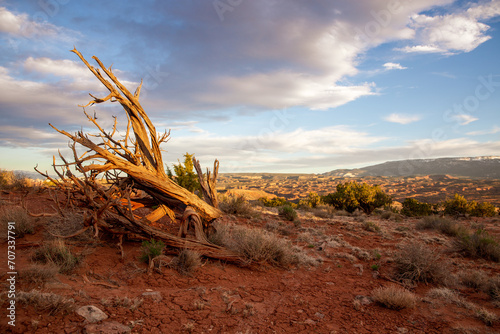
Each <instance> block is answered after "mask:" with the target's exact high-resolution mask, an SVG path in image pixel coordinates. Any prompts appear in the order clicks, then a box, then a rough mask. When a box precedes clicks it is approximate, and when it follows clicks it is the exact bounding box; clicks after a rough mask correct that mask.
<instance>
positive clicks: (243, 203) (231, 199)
mask: <svg viewBox="0 0 500 334" xmlns="http://www.w3.org/2000/svg"><path fill="white" fill-rule="evenodd" d="M219 208H220V209H221V210H222V211H224V212H225V213H227V214H231V215H238V216H244V217H249V216H251V214H252V213H253V208H252V206H251V205H250V203H248V201H247V200H246V199H245V197H244V196H241V195H240V196H223V197H222V200H221V201H220V202H219Z"/></svg>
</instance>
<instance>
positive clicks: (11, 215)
mask: <svg viewBox="0 0 500 334" xmlns="http://www.w3.org/2000/svg"><path fill="white" fill-rule="evenodd" d="M9 222H14V223H15V224H14V225H11V226H13V230H11V231H14V232H15V237H16V238H22V237H24V235H26V234H32V233H33V232H34V225H33V221H32V219H31V217H30V216H29V215H28V213H27V212H26V210H25V209H23V208H21V207H19V206H11V207H4V208H2V209H0V240H2V241H5V240H7V239H8V235H9V232H8V230H9ZM11 228H12V227H11ZM10 235H11V236H12V234H10Z"/></svg>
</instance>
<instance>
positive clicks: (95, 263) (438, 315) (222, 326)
mask: <svg viewBox="0 0 500 334" xmlns="http://www.w3.org/2000/svg"><path fill="white" fill-rule="evenodd" d="M0 199H1V200H2V201H3V202H2V201H0V204H1V203H3V204H4V206H5V205H12V203H14V204H15V203H19V196H18V194H15V193H10V194H6V193H3V194H2V195H1V197H0ZM52 205H53V204H51V202H50V199H49V198H48V196H47V195H39V194H31V195H30V196H28V198H27V206H28V209H29V210H30V211H31V212H32V213H39V212H43V211H45V212H50V211H51V210H53V209H52V208H51V206H52ZM256 210H257V213H256V214H255V215H254V217H252V218H241V217H234V216H226V217H223V218H222V221H223V222H227V223H235V224H243V225H248V226H253V227H256V228H266V227H267V228H268V229H269V228H274V229H276V230H277V231H278V232H281V234H282V235H283V236H282V237H283V238H288V239H290V240H291V241H292V242H293V243H294V244H296V245H298V246H299V247H301V248H303V249H304V251H306V252H307V253H308V254H309V255H311V256H313V257H316V258H320V259H322V260H323V261H322V263H320V264H319V265H318V266H311V267H307V266H306V267H299V268H295V267H292V268H289V269H279V268H274V267H270V266H253V267H251V268H241V267H237V266H235V265H232V264H228V263H222V262H220V261H214V260H210V259H204V260H203V265H202V266H201V267H200V268H198V269H197V271H196V272H195V273H194V274H193V275H192V276H182V275H180V274H179V273H178V272H177V271H175V270H173V269H169V268H162V269H161V270H162V272H161V273H158V272H153V273H152V274H150V275H148V273H147V272H146V269H147V268H146V265H145V264H144V263H141V262H140V261H139V260H138V257H139V255H140V246H141V245H140V243H137V242H126V243H124V250H125V257H124V258H123V259H122V258H121V256H120V251H119V249H118V247H117V246H116V245H115V242H116V241H115V240H100V241H97V242H94V243H92V242H82V241H71V240H68V244H69V245H70V246H71V248H72V250H73V251H74V252H75V253H77V254H80V255H82V256H83V261H82V264H81V265H80V266H79V267H78V268H77V269H76V270H75V271H74V272H73V273H71V274H69V275H61V274H58V275H57V277H56V279H57V281H56V282H54V283H48V284H45V286H38V287H35V288H37V289H40V290H42V291H45V292H53V293H55V294H59V295H63V296H67V297H69V298H73V299H74V300H75V305H76V306H77V307H79V306H84V305H95V306H96V307H98V308H100V309H101V310H103V311H104V312H105V313H106V314H107V315H108V317H109V318H108V319H107V320H104V322H108V321H116V322H119V323H121V324H123V325H126V326H128V327H129V328H130V329H131V333H500V323H499V322H497V323H495V324H494V325H493V326H487V325H486V324H484V323H483V322H482V321H481V320H479V319H478V318H477V317H476V316H475V315H474V312H473V311H471V310H467V309H465V308H462V307H459V306H456V305H453V304H449V303H445V302H444V301H441V300H435V299H431V298H429V297H427V296H426V293H427V291H428V290H430V289H431V288H434V287H436V286H434V285H425V284H419V285H418V286H417V287H415V288H414V289H413V292H414V293H416V294H417V296H418V297H419V298H420V299H419V301H418V302H417V306H416V307H415V308H413V309H404V310H401V311H395V310H390V309H387V308H384V307H382V306H381V305H378V304H376V303H369V304H366V305H362V304H361V303H358V302H357V300H358V301H362V300H368V299H366V298H364V299H363V298H362V297H361V296H368V297H369V296H370V295H371V293H372V291H373V290H374V289H376V288H378V287H383V286H390V285H394V284H395V283H393V282H391V281H390V277H391V274H392V267H393V266H392V263H391V258H392V257H393V253H394V251H395V250H396V249H397V245H398V244H400V243H402V242H404V241H407V240H413V239H416V240H420V241H421V242H425V243H427V244H428V245H429V247H433V248H437V249H440V250H442V251H443V252H444V257H446V258H448V259H449V261H450V262H451V264H452V267H453V270H454V271H455V272H456V271H459V270H471V271H472V270H479V269H480V270H482V271H485V272H486V273H487V274H488V275H489V276H491V277H492V276H495V275H499V274H500V265H499V264H498V263H494V262H491V261H486V260H482V259H475V260H471V259H469V258H464V257H462V256H461V255H460V254H458V253H456V252H451V251H449V249H450V245H451V239H450V238H448V237H446V236H444V235H442V234H439V233H437V232H432V231H418V230H416V229H415V222H416V219H402V220H401V219H398V220H399V221H396V220H394V219H389V220H384V219H382V218H381V217H380V216H376V215H374V216H372V217H366V216H358V217H353V216H347V217H346V216H332V217H329V218H318V217H316V216H315V212H313V211H304V212H302V211H301V212H299V219H300V221H301V226H299V227H297V226H294V224H293V223H291V222H287V221H284V220H282V219H281V218H279V217H278V216H277V214H276V211H275V210H272V209H268V208H256ZM363 219H364V220H367V221H372V222H375V223H377V224H378V225H379V226H380V227H381V231H380V232H368V231H366V230H364V229H363V226H362V220H363ZM36 220H37V224H38V225H37V229H36V233H35V234H33V235H27V236H25V237H24V238H22V239H18V240H17V248H16V256H17V257H16V267H17V270H18V271H20V272H22V270H23V268H27V267H28V266H29V265H30V260H29V255H30V252H31V251H32V248H35V247H37V245H39V244H42V243H43V242H45V240H46V235H47V234H46V232H45V229H46V227H47V222H48V221H49V218H37V219H36ZM463 223H464V224H477V223H482V224H484V225H485V226H486V228H487V229H488V230H489V231H490V232H491V233H493V234H494V235H496V236H497V237H498V236H500V219H498V218H490V219H483V220H481V221H468V220H464V222H463ZM375 252H378V253H379V254H380V255H381V257H380V258H379V259H377V257H376V256H373V254H375ZM0 254H3V255H1V257H2V258H3V259H4V260H2V261H1V262H0V273H1V274H0V275H2V277H1V280H2V282H3V285H2V291H5V289H7V284H6V278H7V275H6V272H7V244H6V243H2V244H0ZM372 265H379V266H380V269H379V270H378V271H374V270H372V268H371V266H372ZM85 278H87V279H85ZM101 283H103V284H101ZM32 288H33V286H27V284H25V283H23V281H18V282H17V285H16V290H17V291H21V290H22V291H29V290H30V289H32ZM454 289H455V290H457V291H459V293H460V294H461V296H463V297H465V298H466V299H467V300H468V301H470V302H473V303H476V304H478V305H479V306H481V307H484V308H486V309H487V310H488V311H490V312H493V313H495V314H496V315H497V316H499V317H500V309H499V308H498V307H495V306H494V305H493V304H492V302H491V300H490V299H489V297H488V296H487V295H486V294H485V293H483V292H476V291H474V290H473V289H471V288H465V287H463V286H457V287H454ZM145 292H159V294H160V296H161V300H159V301H158V300H154V298H151V297H147V296H143V293H145ZM116 296H118V297H121V298H123V297H129V298H130V299H134V298H142V299H144V301H143V303H142V304H141V305H140V306H139V307H137V309H135V310H132V309H130V308H128V307H122V306H117V305H115V306H109V304H108V303H106V301H105V300H109V299H110V298H112V297H116ZM103 299H105V300H103ZM0 302H3V304H2V308H1V311H0V332H2V333H86V332H88V331H87V330H88V329H89V327H86V326H87V325H88V324H86V323H85V321H84V318H82V317H81V316H79V315H77V314H76V313H74V312H71V313H70V314H57V315H49V314H48V313H47V312H38V311H36V310H35V309H34V308H33V306H30V305H29V306H27V307H26V306H21V305H17V309H16V312H17V313H16V326H15V327H12V326H8V325H7V318H6V307H7V300H6V297H5V296H4V297H3V298H0ZM104 304H106V305H108V306H106V305H104ZM105 333H112V332H110V331H108V332H105Z"/></svg>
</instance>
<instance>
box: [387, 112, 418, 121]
mask: <svg viewBox="0 0 500 334" xmlns="http://www.w3.org/2000/svg"><path fill="white" fill-rule="evenodd" d="M384 119H385V120H386V121H387V122H391V123H399V124H410V123H413V122H416V121H419V120H420V119H421V117H420V116H418V115H404V114H396V113H393V114H390V115H389V116H386V117H384Z"/></svg>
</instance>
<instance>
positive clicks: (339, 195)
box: [322, 182, 392, 215]
mask: <svg viewBox="0 0 500 334" xmlns="http://www.w3.org/2000/svg"><path fill="white" fill-rule="evenodd" d="M322 200H323V202H324V203H326V204H330V205H332V206H333V207H335V208H336V209H337V210H345V211H347V212H349V213H353V212H354V211H355V210H356V209H360V210H363V212H365V213H366V214H368V215H369V214H371V213H372V212H373V210H375V209H376V208H379V207H383V206H386V205H390V204H391V203H392V198H391V197H390V196H389V195H387V194H386V193H384V191H383V190H382V189H380V187H379V186H377V185H375V186H370V185H369V184H367V183H361V184H360V183H357V182H346V183H340V184H338V185H337V191H336V192H334V193H331V194H328V195H326V196H324V197H323V198H322Z"/></svg>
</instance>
